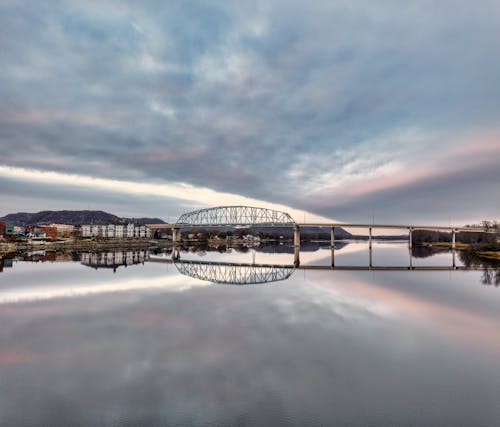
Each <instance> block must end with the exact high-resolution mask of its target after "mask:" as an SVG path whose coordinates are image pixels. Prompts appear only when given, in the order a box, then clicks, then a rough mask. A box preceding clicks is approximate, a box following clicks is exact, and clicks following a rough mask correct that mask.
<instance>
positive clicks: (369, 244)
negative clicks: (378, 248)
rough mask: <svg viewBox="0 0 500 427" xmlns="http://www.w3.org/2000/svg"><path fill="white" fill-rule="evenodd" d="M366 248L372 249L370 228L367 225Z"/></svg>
mask: <svg viewBox="0 0 500 427" xmlns="http://www.w3.org/2000/svg"><path fill="white" fill-rule="evenodd" d="M368 248H369V249H370V250H371V249H372V228H371V227H368Z"/></svg>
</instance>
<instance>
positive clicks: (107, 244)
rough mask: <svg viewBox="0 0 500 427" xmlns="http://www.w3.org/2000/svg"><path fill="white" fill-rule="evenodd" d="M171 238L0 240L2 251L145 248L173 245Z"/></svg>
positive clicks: (0, 249)
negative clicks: (46, 240)
mask: <svg viewBox="0 0 500 427" xmlns="http://www.w3.org/2000/svg"><path fill="white" fill-rule="evenodd" d="M171 246H172V242H171V241H169V240H145V239H131V240H128V239H127V240H124V239H112V240H94V241H92V240H66V241H56V242H43V241H33V242H0V253H12V252H32V251H39V250H46V251H47V250H48V251H66V250H73V251H91V252H92V251H100V250H112V249H122V248H126V249H145V248H164V247H171Z"/></svg>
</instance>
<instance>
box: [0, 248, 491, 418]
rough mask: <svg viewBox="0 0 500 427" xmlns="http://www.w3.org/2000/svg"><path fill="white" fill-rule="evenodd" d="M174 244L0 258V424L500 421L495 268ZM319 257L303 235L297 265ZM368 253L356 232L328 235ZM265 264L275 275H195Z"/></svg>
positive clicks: (389, 252)
mask: <svg viewBox="0 0 500 427" xmlns="http://www.w3.org/2000/svg"><path fill="white" fill-rule="evenodd" d="M406 245H407V244H406V243H376V244H375V245H374V248H373V253H372V263H373V265H378V266H381V265H385V266H406V265H408V264H409V255H408V249H407V246H406ZM151 255H152V256H153V257H154V258H155V259H154V262H149V261H145V260H146V259H147V258H148V256H151ZM416 255H418V257H415V258H413V260H412V265H413V266H450V265H452V254H451V253H449V252H448V253H439V254H437V255H434V256H428V255H429V254H427V253H423V254H422V253H420V254H418V253H417V254H416ZM180 256H181V261H182V262H185V261H192V263H186V264H182V263H181V264H179V263H177V264H178V265H174V264H173V263H171V262H168V260H170V259H171V258H170V256H169V255H168V254H163V255H162V254H156V255H155V254H149V253H145V252H128V253H127V252H126V251H125V252H119V251H118V252H116V253H104V254H59V255H57V256H55V255H54V254H43V253H35V254H26V255H24V256H19V257H16V258H14V259H13V260H12V259H4V260H3V262H2V265H3V272H1V273H0V425H1V426H2V427H8V426H128V425H130V426H145V425H152V426H157V425H158V426H160V425H162V426H163V425H168V426H170V425H179V426H184V425H186V426H191V425H193V426H198V425H199V426H236V425H238V426H239V425H242V426H245V425H249V426H251V425H256V426H260V425H265V426H279V425H296V426H327V425H339V426H344V425H345V426H498V425H500V288H499V287H498V272H496V271H495V270H491V269H488V270H487V271H484V270H483V271H481V270H479V271H457V270H454V271H414V270H412V271H373V270H372V271H356V270H352V271H351V270H345V271H344V270H333V271H331V270H307V269H305V270H303V269H295V270H294V269H293V268H290V265H291V264H293V253H292V249H291V248H285V247H281V246H280V247H266V248H262V249H257V250H251V249H246V250H245V251H237V250H235V249H233V250H232V251H230V252H229V253H220V252H210V251H199V252H181V254H180ZM330 256H331V251H330V249H327V248H324V249H320V248H317V247H316V248H313V247H310V248H307V247H305V248H303V251H302V252H301V266H308V265H323V266H328V265H330V264H331V258H330ZM368 259H369V253H368V248H367V245H366V243H351V244H347V245H339V246H338V248H337V250H336V251H335V265H336V266H337V265H338V266H341V265H344V266H349V265H350V266H353V265H358V266H367V265H368V263H369V261H368ZM199 261H202V263H199ZM208 261H213V262H216V265H208V263H207V262H208ZM465 261H466V260H464V259H463V257H460V256H459V255H457V256H456V265H457V266H461V265H463V263H464V262H465ZM234 263H238V264H273V265H275V266H276V265H287V266H288V267H287V268H286V269H281V270H280V269H279V268H278V267H273V268H271V267H259V268H258V269H253V270H252V268H251V267H245V266H241V265H240V266H234V265H233V264H234ZM125 264H128V265H127V266H126V267H125ZM225 264H229V265H225ZM184 267H189V268H184ZM179 269H181V270H182V271H184V273H186V272H190V274H191V275H192V276H196V277H191V276H188V275H184V274H181V273H180V272H179ZM245 269H246V270H245ZM288 275H289V277H288V278H286V276H288ZM263 278H264V279H265V278H267V279H269V278H275V279H284V280H278V281H274V282H269V283H262V284H253V285H246V286H241V285H228V284H218V283H213V282H211V281H210V280H221V281H231V280H233V281H242V280H243V281H245V280H246V281H259V279H263ZM204 279H208V280H204ZM495 283H496V284H495Z"/></svg>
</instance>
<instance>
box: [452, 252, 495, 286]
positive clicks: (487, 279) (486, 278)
mask: <svg viewBox="0 0 500 427" xmlns="http://www.w3.org/2000/svg"><path fill="white" fill-rule="evenodd" d="M459 257H460V260H461V261H462V262H463V264H464V265H465V266H466V267H482V268H483V275H482V276H481V283H482V284H483V285H494V286H496V287H498V286H500V261H497V260H494V259H492V260H489V259H486V258H481V257H479V256H477V255H476V254H474V253H473V252H471V251H463V252H459Z"/></svg>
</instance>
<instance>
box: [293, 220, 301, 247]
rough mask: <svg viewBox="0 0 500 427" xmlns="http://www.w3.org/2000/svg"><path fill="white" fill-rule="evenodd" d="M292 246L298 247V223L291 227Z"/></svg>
mask: <svg viewBox="0 0 500 427" xmlns="http://www.w3.org/2000/svg"><path fill="white" fill-rule="evenodd" d="M293 246H295V247H297V246H298V247H299V248H300V227H299V226H298V225H296V226H295V227H294V229H293Z"/></svg>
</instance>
